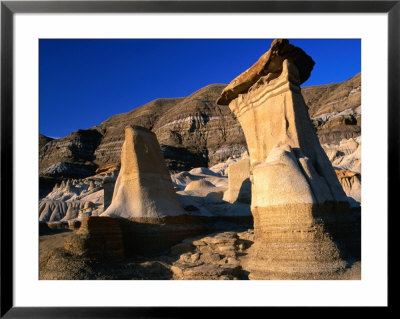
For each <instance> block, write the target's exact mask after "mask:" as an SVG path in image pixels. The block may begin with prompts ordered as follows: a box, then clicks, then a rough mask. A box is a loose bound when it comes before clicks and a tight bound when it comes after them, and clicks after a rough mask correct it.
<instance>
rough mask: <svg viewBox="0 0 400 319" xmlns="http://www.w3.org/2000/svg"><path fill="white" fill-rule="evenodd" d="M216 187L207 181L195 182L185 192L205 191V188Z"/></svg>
mask: <svg viewBox="0 0 400 319" xmlns="http://www.w3.org/2000/svg"><path fill="white" fill-rule="evenodd" d="M213 187H215V186H214V185H213V184H212V183H210V182H209V181H206V180H204V179H201V180H198V181H193V182H190V183H189V184H188V185H187V186H186V187H185V191H192V190H198V189H203V188H213Z"/></svg>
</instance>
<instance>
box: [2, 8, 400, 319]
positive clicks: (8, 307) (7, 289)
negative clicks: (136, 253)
mask: <svg viewBox="0 0 400 319" xmlns="http://www.w3.org/2000/svg"><path fill="white" fill-rule="evenodd" d="M119 12H136V13H145V12H159V13H192V12H194V13H200V12H205V13H215V12H216V13H220V12H246V13H256V12H269V13H271V12H272V13H274V12H279V13H358V12H359V13H387V14H388V44H389V47H388V67H389V69H388V112H389V117H388V129H389V132H388V136H389V138H388V150H389V153H388V168H389V172H388V183H389V185H388V190H389V191H388V204H389V206H388V207H389V211H388V218H390V214H389V212H390V211H391V209H393V208H394V201H395V199H396V197H398V195H397V187H396V186H397V185H398V182H399V170H398V166H399V165H398V164H399V144H400V138H399V131H400V129H399V128H400V126H399V125H398V121H399V120H400V117H399V106H400V98H399V97H400V76H399V75H400V63H399V62H400V34H399V30H400V1H399V0H397V1H1V184H0V187H1V215H0V223H1V281H0V286H1V313H0V315H1V317H3V316H4V317H6V318H71V317H72V318H132V317H140V318H144V317H148V318H150V317H151V318H177V317H185V318H191V317H192V316H193V315H194V314H195V315H208V314H212V315H215V316H223V315H224V313H226V309H225V308H222V307H221V308H214V309H212V310H211V309H210V308H207V307H203V308H202V309H196V310H194V309H192V308H191V307H167V308H165V307H154V308H145V307H119V308H118V307H116V308H114V307H84V308H82V307H63V308H62V307H60V308H54V307H34V308H25V307H14V304H13V293H14V291H13V232H12V229H13V219H12V214H13V20H14V14H15V13H119ZM376 45H380V44H379V43H377V44H376ZM377 63H378V62H377ZM393 224H394V223H390V222H388V234H392V233H393V232H391V231H390V227H393V226H394V225H393ZM389 238H390V237H389ZM389 238H388V240H389ZM388 244H389V245H388V247H390V241H389V242H388ZM389 250H390V249H389ZM388 256H389V255H388ZM389 263H390V258H389ZM389 284H390V280H388V285H389ZM32 293H34V292H32ZM390 300H391V298H390V297H389V300H388V305H389V307H384V308H387V309H389V308H390V305H391V302H390ZM253 309H254V308H252V310H253ZM347 309H348V308H347ZM289 310H290V311H292V312H293V313H296V314H297V315H299V314H301V313H302V312H307V311H309V309H307V308H306V307H303V308H296V307H291V308H290V309H289ZM348 310H349V309H348ZM234 311H235V314H237V315H244V314H245V313H247V314H248V311H249V309H246V307H244V308H243V307H242V308H240V309H235V310H234Z"/></svg>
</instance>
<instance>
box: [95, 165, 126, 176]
mask: <svg viewBox="0 0 400 319" xmlns="http://www.w3.org/2000/svg"><path fill="white" fill-rule="evenodd" d="M120 167H121V166H120V164H115V163H111V164H107V165H104V166H102V167H99V168H98V169H96V174H108V173H112V172H115V171H119V169H120Z"/></svg>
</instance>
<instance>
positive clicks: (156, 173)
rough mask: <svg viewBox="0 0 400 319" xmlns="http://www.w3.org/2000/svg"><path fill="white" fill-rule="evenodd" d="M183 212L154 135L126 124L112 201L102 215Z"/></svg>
mask: <svg viewBox="0 0 400 319" xmlns="http://www.w3.org/2000/svg"><path fill="white" fill-rule="evenodd" d="M182 214H184V210H183V209H182V207H181V205H180V203H179V201H178V198H177V196H176V194H175V192H174V189H173V186H172V181H171V177H170V175H169V172H168V170H167V167H166V165H165V162H164V158H163V155H162V153H161V149H160V145H159V144H158V141H157V138H156V135H155V134H154V133H152V132H151V131H149V130H147V129H146V128H143V127H140V126H127V127H126V128H125V142H124V145H123V146H122V152H121V170H120V173H119V175H118V178H117V181H116V184H115V188H114V194H113V198H112V202H111V205H110V206H109V207H108V208H107V209H106V210H105V211H104V213H103V214H102V216H114V217H124V218H136V219H137V218H139V219H140V218H162V217H165V216H177V215H182Z"/></svg>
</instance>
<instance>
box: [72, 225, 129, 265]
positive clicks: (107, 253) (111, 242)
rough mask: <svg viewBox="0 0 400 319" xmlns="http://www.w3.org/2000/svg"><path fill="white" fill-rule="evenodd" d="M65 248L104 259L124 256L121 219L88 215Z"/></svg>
mask: <svg viewBox="0 0 400 319" xmlns="http://www.w3.org/2000/svg"><path fill="white" fill-rule="evenodd" d="M64 249H65V250H66V251H68V252H70V253H72V254H74V255H81V256H90V257H96V258H103V259H109V258H111V259H120V258H123V257H124V243H123V236H122V231H121V227H120V223H119V220H118V219H117V218H112V217H86V218H84V219H83V220H82V222H81V225H80V228H79V230H78V231H77V232H76V235H74V236H72V237H71V238H69V239H68V240H66V241H65V244H64Z"/></svg>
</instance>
